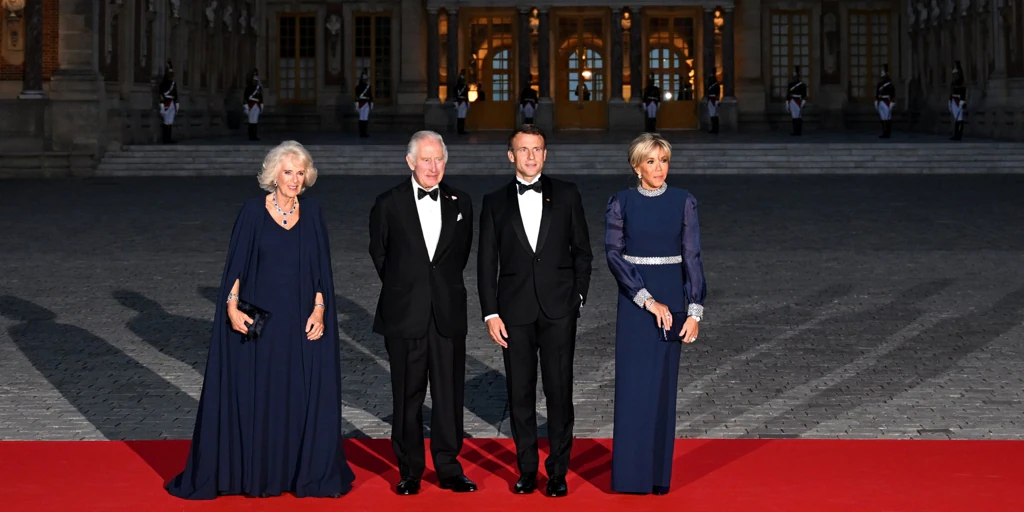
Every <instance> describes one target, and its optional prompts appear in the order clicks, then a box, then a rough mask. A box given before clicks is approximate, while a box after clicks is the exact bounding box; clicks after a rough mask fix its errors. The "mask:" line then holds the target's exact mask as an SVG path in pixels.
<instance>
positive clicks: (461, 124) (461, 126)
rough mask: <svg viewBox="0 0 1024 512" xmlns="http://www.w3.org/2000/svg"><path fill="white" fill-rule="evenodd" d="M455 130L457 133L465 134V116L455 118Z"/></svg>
mask: <svg viewBox="0 0 1024 512" xmlns="http://www.w3.org/2000/svg"><path fill="white" fill-rule="evenodd" d="M455 132H456V133H458V134H459V135H465V134H466V118H465V117H460V118H458V119H456V120H455Z"/></svg>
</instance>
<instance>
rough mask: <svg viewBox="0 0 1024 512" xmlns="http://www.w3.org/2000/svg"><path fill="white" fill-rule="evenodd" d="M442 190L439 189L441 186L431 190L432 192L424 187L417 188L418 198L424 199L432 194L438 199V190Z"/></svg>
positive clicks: (434, 198)
mask: <svg viewBox="0 0 1024 512" xmlns="http://www.w3.org/2000/svg"><path fill="white" fill-rule="evenodd" d="M440 190H441V189H439V188H435V189H434V190H431V191H430V192H427V191H426V190H423V189H422V188H417V189H416V199H417V200H419V199H423V198H424V197H427V196H430V198H431V199H433V200H434V201H437V194H438V192H440Z"/></svg>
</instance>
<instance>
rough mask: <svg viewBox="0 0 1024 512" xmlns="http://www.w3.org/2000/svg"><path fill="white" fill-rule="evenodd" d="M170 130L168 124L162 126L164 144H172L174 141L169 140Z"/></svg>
mask: <svg viewBox="0 0 1024 512" xmlns="http://www.w3.org/2000/svg"><path fill="white" fill-rule="evenodd" d="M171 128H172V126H171V125H169V124H165V125H164V144H174V139H172V138H171Z"/></svg>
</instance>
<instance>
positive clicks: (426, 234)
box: [412, 176, 442, 260]
mask: <svg viewBox="0 0 1024 512" xmlns="http://www.w3.org/2000/svg"><path fill="white" fill-rule="evenodd" d="M437 187H438V185H434V186H433V187H432V188H430V189H429V190H428V189H425V188H423V187H421V186H420V184H419V183H416V177H415V176H414V177H413V178H412V199H413V201H415V202H416V211H417V212H418V213H419V218H420V228H421V229H422V230H423V241H424V242H426V243H427V256H429V257H430V259H431V260H433V259H434V251H435V250H437V241H438V239H440V238H441V199H442V198H441V192H440V191H438V193H437V194H438V195H437V201H434V200H433V199H431V198H430V196H423V199H420V198H419V195H420V193H419V191H420V190H426V191H427V192H430V191H432V190H434V189H436V188H437Z"/></svg>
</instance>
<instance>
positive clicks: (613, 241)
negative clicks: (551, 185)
mask: <svg viewBox="0 0 1024 512" xmlns="http://www.w3.org/2000/svg"><path fill="white" fill-rule="evenodd" d="M605 229H606V231H605V254H606V256H607V259H608V266H609V268H610V269H611V272H612V274H613V275H614V276H615V280H616V282H617V283H618V288H619V294H618V296H619V297H618V313H617V318H616V329H615V425H614V433H613V440H612V490H614V491H616V492H628V493H650V492H652V491H653V490H654V488H655V487H663V488H666V489H667V488H668V487H669V483H670V482H671V479H672V457H673V447H674V441H675V425H676V394H677V389H678V378H679V356H680V350H681V342H680V341H679V336H678V335H679V331H680V330H681V329H682V328H683V322H684V321H685V320H686V318H687V312H688V311H689V310H690V309H691V308H693V307H694V306H691V305H696V306H697V309H702V308H703V304H704V297H705V295H706V293H707V292H706V285H705V282H704V266H703V263H702V261H701V254H700V230H699V228H698V224H697V201H696V199H695V198H694V197H693V195H691V194H690V193H689V192H687V191H686V190H683V189H678V188H671V187H668V186H667V184H665V185H664V186H663V187H662V188H661V189H658V190H654V191H652V190H642V189H639V188H632V189H627V190H623V191H620V192H618V193H616V194H615V195H613V196H612V197H611V198H610V199H609V201H608V208H607V210H606V213H605ZM650 297H653V298H654V299H655V300H656V301H658V302H660V303H662V304H665V305H666V306H667V307H668V308H669V310H670V311H671V312H672V317H673V323H672V330H671V332H670V333H669V334H668V336H667V338H668V340H666V339H664V337H663V333H662V329H661V328H660V327H658V324H657V320H656V319H655V318H654V315H652V314H651V313H650V312H649V311H647V310H645V309H644V308H643V305H644V302H645V301H646V300H647V298H650ZM673 338H674V340H673Z"/></svg>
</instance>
